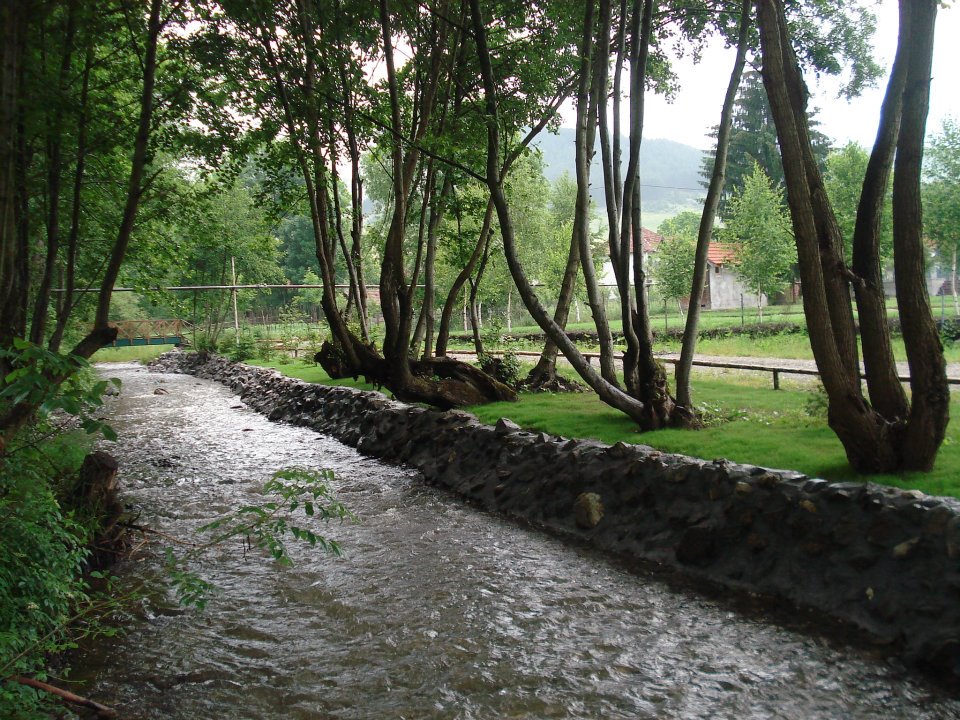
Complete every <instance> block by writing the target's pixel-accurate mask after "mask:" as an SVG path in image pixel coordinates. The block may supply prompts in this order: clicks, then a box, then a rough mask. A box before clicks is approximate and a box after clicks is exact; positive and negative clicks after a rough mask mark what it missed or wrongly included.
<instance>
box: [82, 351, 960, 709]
mask: <svg viewBox="0 0 960 720" xmlns="http://www.w3.org/2000/svg"><path fill="white" fill-rule="evenodd" d="M101 372H102V373H103V374H104V375H106V376H109V377H119V378H121V379H122V381H123V389H122V393H121V396H120V397H119V398H116V399H115V400H113V401H112V402H111V405H110V422H111V424H112V425H113V427H114V428H115V429H116V430H117V432H118V433H119V439H118V442H117V443H115V444H107V445H106V446H105V449H107V450H108V451H110V452H111V453H113V454H114V455H115V456H116V457H117V458H118V459H119V461H120V467H121V470H120V482H121V488H122V492H123V496H124V500H125V502H126V503H127V504H128V505H130V506H131V507H133V508H135V509H136V510H138V511H139V512H140V520H139V522H140V523H141V524H148V525H150V526H151V527H153V528H155V529H157V530H159V531H161V532H162V533H164V534H166V535H169V536H172V537H176V538H180V539H183V540H186V541H194V540H196V539H197V537H196V533H195V531H196V529H197V528H198V527H199V526H201V525H203V524H204V523H207V522H210V521H211V520H213V519H215V518H217V517H219V516H221V515H223V514H225V513H228V512H230V511H231V510H233V509H236V508H237V507H239V506H241V505H244V504H249V503H257V502H262V501H263V500H264V498H263V496H262V495H261V494H260V488H261V487H262V485H263V483H264V482H265V481H266V480H267V479H268V478H269V477H270V476H271V475H272V473H274V472H275V471H277V470H279V469H281V468H284V467H291V466H301V467H308V468H314V469H320V468H329V469H332V470H333V471H334V472H335V474H336V480H335V482H334V486H335V489H336V491H337V495H338V498H339V499H340V500H341V501H342V502H344V503H345V504H346V505H347V506H348V507H349V508H350V509H351V510H352V511H353V512H354V513H356V514H357V516H358V518H359V520H358V522H355V523H345V524H338V523H334V524H331V525H329V526H324V525H322V524H320V525H318V526H317V527H316V528H314V529H315V530H316V531H318V532H322V533H324V534H327V535H329V536H331V537H333V538H336V539H337V540H338V541H339V542H340V543H341V544H342V545H343V547H344V550H345V552H346V557H344V558H339V559H338V558H334V557H331V556H328V555H325V554H323V553H321V552H319V551H317V550H315V549H312V548H310V547H308V546H305V545H301V544H292V545H291V554H292V556H293V559H294V565H293V566H291V567H287V566H281V565H278V564H276V563H274V562H272V561H270V560H269V559H267V558H265V557H261V556H260V554H259V553H256V552H254V553H251V552H245V551H244V548H243V546H242V544H241V543H240V541H236V542H229V543H227V544H225V545H224V546H221V547H220V548H218V550H217V551H216V553H215V555H214V556H213V557H210V558H208V559H206V560H205V561H204V562H203V564H202V565H201V566H200V567H199V568H198V571H199V573H200V574H201V575H202V576H203V577H204V578H205V579H207V580H209V581H210V582H212V583H214V585H215V586H216V588H217V590H216V592H215V593H214V594H213V596H212V597H211V599H210V602H209V604H208V606H207V607H206V609H205V610H203V611H198V610H196V609H192V608H189V609H184V608H181V607H179V606H178V605H177V604H176V601H175V600H174V599H173V597H172V594H171V593H170V592H169V591H165V590H163V589H162V588H160V587H159V585H157V583H156V581H155V580H153V579H152V578H153V576H154V575H155V574H156V571H157V567H158V566H159V565H160V564H161V563H160V559H159V557H158V553H157V552H155V551H152V550H149V549H145V550H143V551H141V552H140V553H138V554H137V555H135V556H134V558H133V559H131V560H129V561H125V562H123V563H121V564H119V565H118V566H116V567H115V568H114V572H115V573H116V574H117V575H118V576H119V577H120V587H121V588H123V587H128V588H129V587H134V586H136V585H138V584H142V583H144V582H146V583H147V584H148V586H149V587H151V588H154V589H153V590H152V591H151V592H149V593H148V595H147V597H146V599H141V600H139V601H138V602H137V604H136V605H135V606H134V608H133V610H134V620H133V621H132V622H131V623H130V625H129V629H128V631H127V632H126V633H125V634H123V635H122V636H120V637H116V638H104V639H100V640H98V641H96V642H95V643H91V644H89V645H88V646H87V647H85V648H84V649H83V651H82V652H81V653H80V654H79V655H78V656H77V658H75V660H74V667H75V671H74V674H73V679H75V680H80V691H81V692H82V693H84V694H86V695H89V696H91V697H93V698H95V699H97V700H98V701H99V702H103V703H106V704H110V705H113V706H114V707H117V708H118V709H119V710H120V712H121V717H123V718H128V719H129V718H143V719H146V718H183V719H194V718H196V719H206V718H229V719H230V720H241V719H246V718H250V719H256V720H261V719H272V718H344V719H346V718H355V719H358V720H360V719H363V720H366V719H377V718H384V719H387V718H398V719H399V718H406V719H409V720H412V719H419V718H438V719H439V718H450V719H453V718H458V719H462V720H473V719H476V720H480V719H487V718H490V719H494V718H496V719H499V718H529V719H531V720H532V719H539V718H584V719H594V718H691V719H692V718H730V719H737V720H741V719H744V718H791V719H793V718H798V719H799V718H803V719H805V720H806V719H815V718H845V719H846V720H850V719H853V718H865V719H866V718H871V719H874V718H884V719H893V718H911V719H913V718H960V700H957V699H954V698H951V697H950V696H949V695H947V694H946V693H944V692H943V691H942V690H940V689H939V688H938V687H936V686H934V685H931V684H930V683H928V682H927V681H926V680H925V679H924V678H922V677H921V676H918V675H916V674H913V673H911V672H910V671H908V670H905V669H904V668H903V667H902V666H901V664H900V663H899V662H898V661H896V660H895V659H890V658H886V657H884V656H883V655H882V654H880V653H878V652H876V651H872V650H870V649H869V648H865V647H860V646H857V645H851V644H847V643H844V642H841V641H836V640H834V639H832V638H831V633H830V632H829V631H826V632H824V631H819V630H818V625H817V623H809V622H807V623H801V622H797V623H792V622H789V621H784V618H783V617H777V616H773V617H771V616H770V614H769V613H767V612H764V611H758V610H753V611H748V612H741V611H740V610H739V609H738V606H737V605H736V604H734V603H730V602H726V601H725V600H724V599H723V598H711V597H708V596H705V595H703V594H700V593H698V592H695V591H694V590H692V589H689V588H686V587H684V586H683V585H680V584H678V583H675V582H666V581H665V579H664V578H663V577H660V576H658V575H657V574H654V573H652V572H648V571H643V570H636V569H634V570H627V569H625V568H622V567H620V566H619V565H617V564H616V563H610V562H607V561H605V560H603V559H601V558H599V557H598V556H597V555H596V554H593V553H591V552H589V551H587V550H584V549H581V548H577V547H571V546H570V545H568V544H565V543H563V542H561V541H559V540H557V539H555V538H551V537H549V536H546V535H543V534H540V533H538V532H535V531H532V530H530V529H527V528H523V527H520V526H517V525H515V524H512V523H510V522H507V521H504V520H503V519H500V518H498V517H495V516H492V515H489V514H486V513H484V512H482V511H479V510H477V509H475V508H472V507H470V506H467V505H465V504H463V503H461V502H459V501H458V500H456V499H455V498H453V497H451V496H449V495H447V494H445V493H443V492H442V491H439V490H436V489H434V488H431V487H427V486H425V485H424V484H422V483H421V482H420V481H419V479H418V477H417V474H416V473H415V472H414V471H411V470H408V469H404V468H401V467H396V466H391V465H387V464H384V463H381V462H378V461H376V460H372V459H370V458H365V457H363V456H361V455H359V454H358V453H357V452H356V451H355V450H353V449H352V448H349V447H346V446H344V445H342V444H340V443H339V442H337V441H336V440H334V439H332V438H329V437H326V436H324V435H320V434H317V433H315V432H313V431H311V430H308V429H304V428H298V427H292V426H288V425H281V424H277V423H271V422H269V421H268V420H266V419H265V418H264V417H263V416H261V415H259V414H257V413H255V412H253V411H252V410H250V409H248V408H247V407H246V406H244V405H243V403H242V402H241V401H240V400H239V398H238V397H236V396H235V395H234V394H233V393H232V392H231V391H230V390H229V389H226V388H224V387H223V386H221V385H219V384H216V383H214V382H211V381H207V380H200V379H197V378H194V377H190V376H185V375H164V374H157V373H153V372H151V371H149V370H147V369H145V368H142V367H140V366H137V365H132V364H130V365H127V364H116V365H106V366H101ZM158 389H162V390H161V394H156V392H155V391H157V390H158ZM164 391H165V392H164Z"/></svg>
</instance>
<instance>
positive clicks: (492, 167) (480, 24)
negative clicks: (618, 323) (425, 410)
mask: <svg viewBox="0 0 960 720" xmlns="http://www.w3.org/2000/svg"><path fill="white" fill-rule="evenodd" d="M470 15H471V20H472V25H473V31H474V38H475V40H476V52H477V59H478V61H479V65H480V75H481V78H482V82H483V91H484V103H485V110H486V122H487V178H486V179H487V185H488V187H489V188H490V195H491V197H492V198H493V201H494V204H495V206H496V209H497V217H498V218H499V220H500V232H501V235H502V237H503V247H504V255H505V257H506V260H507V266H508V267H509V269H510V274H511V275H512V276H513V280H514V282H515V283H516V286H517V292H518V293H519V295H520V298H521V299H522V300H523V303H524V305H525V306H526V308H527V310H528V312H529V313H530V315H531V316H532V317H533V319H534V321H535V322H536V323H537V324H538V325H539V326H540V327H541V329H543V331H544V332H545V333H546V334H547V335H548V337H549V338H550V339H551V340H553V341H554V342H555V343H556V344H557V346H558V347H559V348H560V350H561V351H562V352H563V354H564V357H566V358H567V360H568V361H569V362H570V364H571V365H573V368H574V370H576V371H577V373H579V374H580V377H582V378H583V379H584V381H585V382H586V383H587V384H588V385H590V387H591V388H593V390H594V391H596V393H597V394H598V395H599V396H600V399H601V400H603V401H604V402H605V403H607V404H608V405H610V406H611V407H614V408H616V409H618V410H620V411H621V412H623V413H625V414H626V415H627V416H629V417H630V418H632V419H634V420H636V421H638V422H639V421H640V419H641V418H643V417H644V407H643V404H642V403H640V402H638V401H637V400H635V399H634V398H632V397H630V396H629V395H627V394H626V393H624V392H623V391H622V390H620V389H619V388H617V387H616V386H614V385H612V384H610V383H608V382H607V381H606V380H604V379H603V378H602V377H601V376H600V375H598V374H597V372H596V371H595V370H594V369H593V368H592V367H591V366H590V363H589V361H588V360H587V359H586V358H585V357H584V356H583V354H582V353H581V352H580V351H579V349H578V348H577V346H576V345H575V344H574V343H573V342H572V341H571V340H570V338H568V337H567V335H566V333H565V332H564V331H563V328H561V327H560V326H559V325H557V324H556V323H555V322H553V320H552V318H551V317H550V316H549V315H548V313H547V311H546V309H545V308H544V307H543V305H542V304H541V303H540V300H539V298H537V295H536V293H535V292H534V290H533V285H532V284H531V283H530V280H529V279H528V278H527V275H526V273H525V272H524V270H523V266H522V265H521V264H520V260H519V256H518V253H517V246H516V238H515V236H514V231H513V220H512V217H511V213H510V206H509V204H508V203H507V199H506V195H505V194H504V191H503V180H502V177H501V172H500V160H499V158H500V121H499V117H498V115H499V111H498V107H497V90H496V83H495V81H494V75H493V65H492V62H491V59H490V51H489V48H488V47H487V32H486V26H485V25H484V21H483V16H482V13H481V11H480V0H470Z"/></svg>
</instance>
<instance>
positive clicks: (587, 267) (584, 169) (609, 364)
mask: <svg viewBox="0 0 960 720" xmlns="http://www.w3.org/2000/svg"><path fill="white" fill-rule="evenodd" d="M593 17H594V14H593V4H592V3H585V4H584V21H583V36H582V39H581V44H580V80H579V84H578V90H577V128H576V176H577V200H576V206H575V210H574V219H573V238H574V239H573V242H575V243H577V244H578V245H579V246H580V257H581V259H582V262H581V263H580V267H581V268H582V269H583V279H584V284H585V285H586V288H587V299H588V301H589V303H590V310H591V312H592V313H593V322H594V324H595V325H596V328H597V338H598V343H599V345H600V374H601V375H602V376H603V379H604V380H606V381H607V382H608V383H610V384H611V385H615V386H619V384H620V381H619V380H618V379H617V370H616V366H615V365H614V359H613V336H612V334H611V332H610V324H609V323H608V322H607V313H606V308H605V302H604V298H603V294H602V292H601V290H600V287H599V284H598V282H597V277H596V270H595V269H594V267H593V258H592V253H593V251H592V249H591V248H590V163H591V161H592V159H593V145H594V140H595V138H596V117H597V112H598V105H599V95H600V92H601V88H600V87H598V85H599V82H594V81H593V78H594V76H595V72H596V71H595V69H594V66H595V65H597V64H599V63H598V61H597V58H596V57H595V55H594V46H593V33H594V24H595V23H594V19H593ZM603 62H604V63H605V62H606V59H604V60H603ZM604 97H605V96H604Z"/></svg>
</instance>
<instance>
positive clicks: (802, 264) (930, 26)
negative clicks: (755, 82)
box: [757, 0, 949, 472]
mask: <svg viewBox="0 0 960 720" xmlns="http://www.w3.org/2000/svg"><path fill="white" fill-rule="evenodd" d="M936 11H937V3H936V2H935V0H902V1H901V3H900V35H899V38H898V43H897V55H896V58H895V60H894V64H893V68H892V70H891V74H890V80H889V82H888V85H887V92H886V95H885V98H884V104H883V107H882V110H881V117H880V125H879V129H878V133H877V140H876V142H875V144H874V148H873V151H872V153H871V158H870V163H869V164H868V167H867V172H866V175H865V177H864V184H863V190H862V193H861V201H860V207H859V210H858V216H857V226H856V229H855V231H854V247H853V263H852V267H851V268H849V269H848V267H847V266H846V264H845V263H844V261H843V255H842V237H841V235H840V230H839V227H838V225H837V222H836V218H835V215H834V212H833V208H832V206H831V204H830V202H829V199H828V197H827V194H826V191H825V189H824V184H823V178H822V176H821V173H820V170H819V168H818V165H817V162H816V158H815V155H814V151H813V143H812V141H811V138H810V129H809V127H810V126H809V119H808V116H807V113H806V98H807V91H806V87H805V85H804V82H803V78H802V75H801V73H800V68H799V64H798V62H797V56H796V53H795V51H794V49H793V47H792V45H791V41H792V33H791V29H790V26H789V24H788V22H787V18H786V14H785V11H784V5H783V2H782V0H757V22H758V26H759V28H760V39H761V48H762V58H763V80H764V86H765V88H766V91H767V95H768V97H769V100H770V106H771V109H772V112H773V117H774V120H775V123H776V126H777V136H778V141H779V145H780V152H781V158H782V161H783V167H784V178H785V183H786V189H787V200H788V203H789V206H790V212H791V217H792V221H793V228H794V236H795V238H796V244H797V254H798V260H799V268H800V275H801V280H802V282H803V298H804V310H805V314H806V317H807V328H808V331H809V334H810V342H811V347H812V349H813V353H814V357H815V358H816V360H817V366H818V368H819V370H820V375H821V379H822V381H823V384H824V388H825V390H826V392H827V396H828V398H829V411H828V421H829V423H830V426H831V428H832V429H833V430H834V432H836V434H837V436H838V438H839V439H840V441H841V443H842V444H843V446H844V449H845V451H846V454H847V458H848V459H849V461H850V463H851V465H852V466H853V467H854V468H855V469H857V470H859V471H861V472H894V471H900V470H929V469H930V468H931V467H932V466H933V462H934V459H935V458H936V453H937V449H938V448H939V446H940V443H941V442H942V441H943V437H944V432H945V428H946V424H947V421H948V413H949V403H948V401H949V390H948V385H947V379H946V364H945V362H944V359H943V348H942V346H941V344H940V339H939V335H938V332H937V328H936V324H935V322H934V320H933V316H932V311H931V308H930V302H929V298H928V296H927V289H926V283H925V281H924V255H925V252H924V246H923V243H922V238H921V229H922V217H921V207H920V192H919V190H920V168H921V162H922V156H923V136H924V129H925V121H926V114H927V109H928V106H929V92H930V68H931V63H932V53H933V30H934V23H935V19H936ZM894 151H895V153H894ZM894 154H895V155H896V162H895V167H894ZM892 169H893V170H895V174H894V187H893V235H894V263H895V273H896V285H897V300H898V305H899V308H900V313H901V317H902V320H903V328H904V344H905V346H906V349H907V358H908V362H909V364H910V377H911V388H912V391H913V392H912V399H911V400H910V401H909V402H908V401H907V399H906V397H905V395H904V393H903V390H902V388H901V386H900V384H899V381H898V380H897V373H896V366H895V364H894V362H893V356H892V353H891V352H890V350H889V331H888V329H887V323H886V310H885V307H884V304H883V288H882V283H881V276H880V261H879V234H880V220H881V217H882V205H883V197H884V195H885V190H886V186H887V182H888V179H889V175H890V172H891V170H892ZM851 281H852V284H853V287H854V290H855V291H856V293H857V305H858V310H859V315H860V330H861V341H862V345H863V352H864V364H865V367H866V375H867V388H868V392H869V396H870V401H868V400H867V399H866V398H865V397H864V395H863V391H862V389H861V383H860V367H859V362H858V353H857V341H856V325H855V323H854V321H853V317H852V312H851V311H850V307H851V303H850V301H851V298H850V283H851Z"/></svg>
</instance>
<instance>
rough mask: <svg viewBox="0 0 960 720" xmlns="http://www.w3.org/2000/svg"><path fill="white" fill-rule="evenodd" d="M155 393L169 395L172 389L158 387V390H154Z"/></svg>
mask: <svg viewBox="0 0 960 720" xmlns="http://www.w3.org/2000/svg"><path fill="white" fill-rule="evenodd" d="M153 394H154V395H169V394H170V391H169V390H167V389H166V388H157V389H156V390H154V391H153Z"/></svg>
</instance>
